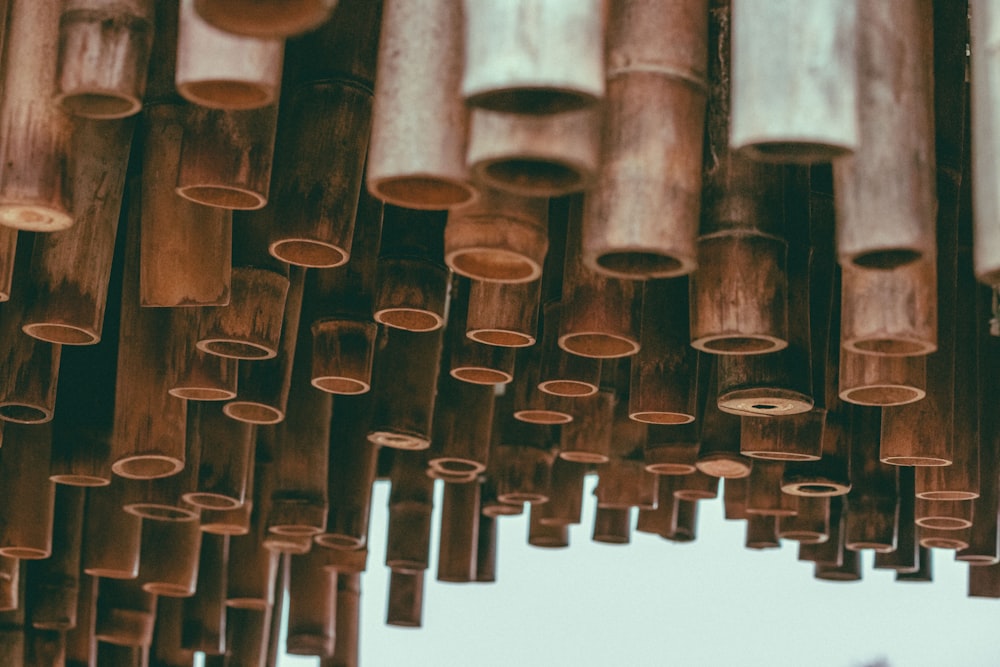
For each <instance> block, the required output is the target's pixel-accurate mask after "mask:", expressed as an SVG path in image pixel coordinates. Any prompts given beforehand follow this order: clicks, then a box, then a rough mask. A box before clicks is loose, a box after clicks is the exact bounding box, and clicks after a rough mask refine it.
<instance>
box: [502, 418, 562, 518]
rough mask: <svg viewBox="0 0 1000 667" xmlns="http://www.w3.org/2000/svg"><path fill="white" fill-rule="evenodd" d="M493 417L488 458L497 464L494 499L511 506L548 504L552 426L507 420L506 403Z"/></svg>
mask: <svg viewBox="0 0 1000 667" xmlns="http://www.w3.org/2000/svg"><path fill="white" fill-rule="evenodd" d="M495 414H496V415H497V420H498V421H497V422H496V423H495V426H494V436H493V437H494V442H495V443H496V444H495V446H494V447H493V449H492V450H491V452H490V456H491V457H493V458H496V461H497V465H496V468H495V470H496V485H497V498H498V499H499V500H501V501H502V502H506V503H512V504H521V503H532V504H534V503H544V502H548V499H549V496H550V495H551V493H552V465H553V463H554V461H555V451H554V449H553V445H554V437H555V436H554V434H553V432H552V427H551V426H546V425H542V424H532V423H529V422H524V421H521V420H519V419H513V418H511V417H510V413H509V403H508V402H507V401H506V400H501V401H500V402H499V403H498V405H497V408H496V413H495Z"/></svg>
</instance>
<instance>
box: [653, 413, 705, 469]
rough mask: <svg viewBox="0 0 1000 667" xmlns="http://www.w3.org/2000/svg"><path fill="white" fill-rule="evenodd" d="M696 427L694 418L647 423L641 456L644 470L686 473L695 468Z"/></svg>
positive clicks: (698, 445) (696, 456) (697, 444)
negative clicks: (682, 420)
mask: <svg viewBox="0 0 1000 667" xmlns="http://www.w3.org/2000/svg"><path fill="white" fill-rule="evenodd" d="M698 430H699V429H698V427H697V426H696V425H695V423H694V422H690V423H687V424H679V425H652V424H651V425H650V427H649V431H648V437H647V439H646V447H645V449H644V451H643V453H642V460H643V462H644V463H645V465H646V470H648V471H649V472H651V473H653V474H656V475H690V474H691V473H693V472H694V471H695V470H697V469H698V468H697V467H696V466H695V463H696V462H697V460H698V449H699V448H700V447H701V443H700V442H699V440H698Z"/></svg>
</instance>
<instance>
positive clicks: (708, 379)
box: [695, 355, 750, 479]
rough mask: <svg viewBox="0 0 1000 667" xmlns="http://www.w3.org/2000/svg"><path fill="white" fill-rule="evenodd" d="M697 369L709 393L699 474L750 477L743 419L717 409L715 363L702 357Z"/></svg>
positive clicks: (705, 405) (705, 402) (706, 398)
mask: <svg viewBox="0 0 1000 667" xmlns="http://www.w3.org/2000/svg"><path fill="white" fill-rule="evenodd" d="M700 361H704V362H706V363H700V362H699V365H698V383H706V384H707V385H708V389H707V390H706V396H705V401H704V411H703V413H702V415H701V418H700V421H701V447H700V448H699V449H698V460H697V461H696V462H695V466H697V468H698V470H700V471H701V472H703V473H705V474H707V475H713V476H716V477H725V478H727V479H728V478H730V477H746V476H747V475H749V474H750V459H748V458H747V457H745V456H743V455H742V454H740V418H739V417H737V416H736V415H733V414H729V413H727V412H723V411H722V410H720V409H719V405H718V384H719V383H718V379H717V374H716V372H715V369H716V361H715V360H714V359H712V358H711V357H708V356H706V355H702V356H701V357H700Z"/></svg>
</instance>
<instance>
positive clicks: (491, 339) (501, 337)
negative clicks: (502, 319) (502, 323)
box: [465, 329, 536, 347]
mask: <svg viewBox="0 0 1000 667" xmlns="http://www.w3.org/2000/svg"><path fill="white" fill-rule="evenodd" d="M465 335H466V336H467V337H468V338H471V339H472V340H474V341H477V342H479V343H483V344H484V345H494V346H496V347H531V346H532V345H534V344H535V340H536V339H535V337H534V336H531V335H529V334H526V333H521V332H519V331H510V330H508V329H469V330H468V331H466V332H465Z"/></svg>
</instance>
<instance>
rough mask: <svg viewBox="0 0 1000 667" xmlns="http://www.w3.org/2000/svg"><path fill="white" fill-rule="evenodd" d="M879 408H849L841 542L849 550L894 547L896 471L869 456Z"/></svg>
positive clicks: (878, 425)
mask: <svg viewBox="0 0 1000 667" xmlns="http://www.w3.org/2000/svg"><path fill="white" fill-rule="evenodd" d="M879 412H880V410H879V408H869V407H859V406H852V407H851V408H850V411H849V417H848V418H849V420H850V426H849V428H850V435H849V437H850V439H851V445H850V446H851V490H850V492H849V493H848V494H847V496H846V500H847V506H846V510H847V511H846V519H845V522H844V543H845V545H846V548H848V549H851V550H853V551H858V550H861V549H874V550H875V551H876V552H882V551H892V550H893V549H895V548H896V516H897V513H898V511H899V510H898V502H899V501H898V492H897V476H896V473H897V471H896V470H895V468H894V467H893V466H889V465H887V464H885V463H883V462H882V461H880V460H879V459H878V458H876V457H875V456H873V454H874V452H875V447H876V442H877V441H878V438H879V430H880V423H881V415H879Z"/></svg>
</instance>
